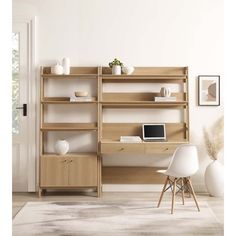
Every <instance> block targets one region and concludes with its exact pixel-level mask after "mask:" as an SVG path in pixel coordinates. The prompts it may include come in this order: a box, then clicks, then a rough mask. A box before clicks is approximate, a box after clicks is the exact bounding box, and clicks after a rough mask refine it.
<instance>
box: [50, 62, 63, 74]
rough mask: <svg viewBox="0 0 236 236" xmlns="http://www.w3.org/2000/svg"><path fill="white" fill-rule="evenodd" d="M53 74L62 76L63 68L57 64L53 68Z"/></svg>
mask: <svg viewBox="0 0 236 236" xmlns="http://www.w3.org/2000/svg"><path fill="white" fill-rule="evenodd" d="M51 73H52V74H55V75H62V74H63V67H62V66H61V65H60V64H59V63H57V64H56V65H55V66H52V67H51Z"/></svg>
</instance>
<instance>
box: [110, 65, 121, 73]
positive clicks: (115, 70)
mask: <svg viewBox="0 0 236 236" xmlns="http://www.w3.org/2000/svg"><path fill="white" fill-rule="evenodd" d="M112 74H113V75H121V66H112Z"/></svg>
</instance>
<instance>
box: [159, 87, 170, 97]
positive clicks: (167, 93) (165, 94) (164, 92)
mask: <svg viewBox="0 0 236 236" xmlns="http://www.w3.org/2000/svg"><path fill="white" fill-rule="evenodd" d="M160 95H161V97H170V95H171V92H170V89H169V88H166V87H162V88H161V90H160Z"/></svg>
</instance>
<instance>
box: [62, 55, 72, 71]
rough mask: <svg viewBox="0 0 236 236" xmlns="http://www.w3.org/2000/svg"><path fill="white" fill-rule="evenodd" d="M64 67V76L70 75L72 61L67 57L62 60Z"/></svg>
mask: <svg viewBox="0 0 236 236" xmlns="http://www.w3.org/2000/svg"><path fill="white" fill-rule="evenodd" d="M62 66H63V74H64V75H69V74H70V59H69V58H68V57H65V58H63V59H62Z"/></svg>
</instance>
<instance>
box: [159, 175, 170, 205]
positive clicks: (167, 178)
mask: <svg viewBox="0 0 236 236" xmlns="http://www.w3.org/2000/svg"><path fill="white" fill-rule="evenodd" d="M168 181H169V176H167V177H166V180H165V183H164V186H163V189H162V192H161V196H160V199H159V202H158V204H157V207H159V206H160V204H161V200H162V197H163V195H164V192H165V189H166V185H167V183H168Z"/></svg>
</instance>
